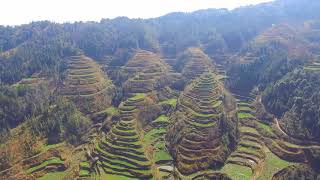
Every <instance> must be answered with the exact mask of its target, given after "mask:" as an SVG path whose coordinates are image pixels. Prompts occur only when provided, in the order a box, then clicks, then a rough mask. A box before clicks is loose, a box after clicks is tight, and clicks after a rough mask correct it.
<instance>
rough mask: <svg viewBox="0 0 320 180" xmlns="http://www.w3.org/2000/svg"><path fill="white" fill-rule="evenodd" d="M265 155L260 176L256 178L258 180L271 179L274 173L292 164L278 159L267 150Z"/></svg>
mask: <svg viewBox="0 0 320 180" xmlns="http://www.w3.org/2000/svg"><path fill="white" fill-rule="evenodd" d="M266 154H267V157H266V159H265V162H264V166H263V168H262V171H261V174H260V176H259V177H258V180H265V179H271V178H272V176H273V174H274V173H276V172H278V171H279V170H281V169H282V168H285V167H287V166H289V165H293V164H294V163H291V162H288V161H285V160H282V159H280V158H279V157H278V156H276V155H274V154H273V153H272V152H270V151H269V150H268V152H266Z"/></svg>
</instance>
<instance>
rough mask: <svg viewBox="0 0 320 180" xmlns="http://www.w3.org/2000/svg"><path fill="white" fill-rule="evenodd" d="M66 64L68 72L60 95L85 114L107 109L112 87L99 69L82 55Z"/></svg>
mask: <svg viewBox="0 0 320 180" xmlns="http://www.w3.org/2000/svg"><path fill="white" fill-rule="evenodd" d="M67 63H68V70H67V72H66V76H65V79H64V81H63V83H62V85H61V87H60V89H59V92H60V94H61V95H63V96H66V97H68V98H69V99H71V100H73V101H74V102H75V103H76V105H77V106H78V107H79V108H80V110H81V111H83V112H85V113H93V112H97V111H101V110H103V109H105V108H106V107H108V106H109V105H110V104H111V100H112V97H113V94H114V86H113V85H112V82H111V81H110V80H109V79H108V77H106V76H105V75H104V73H103V72H102V71H101V69H100V67H99V66H98V65H97V64H96V63H95V62H94V61H93V60H92V59H91V58H89V57H86V56H84V55H78V56H71V57H69V58H68V59H67Z"/></svg>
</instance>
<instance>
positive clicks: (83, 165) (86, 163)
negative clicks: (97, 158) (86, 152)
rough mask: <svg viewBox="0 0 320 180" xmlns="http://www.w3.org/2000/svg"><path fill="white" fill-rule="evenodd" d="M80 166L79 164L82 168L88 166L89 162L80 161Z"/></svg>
mask: <svg viewBox="0 0 320 180" xmlns="http://www.w3.org/2000/svg"><path fill="white" fill-rule="evenodd" d="M80 166H81V167H84V168H90V164H89V162H86V161H83V162H81V163H80Z"/></svg>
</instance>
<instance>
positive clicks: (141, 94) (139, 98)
mask: <svg viewBox="0 0 320 180" xmlns="http://www.w3.org/2000/svg"><path fill="white" fill-rule="evenodd" d="M145 97H146V95H145V94H144V93H137V94H135V95H134V96H133V97H131V98H129V100H130V101H138V100H141V99H143V98H145Z"/></svg>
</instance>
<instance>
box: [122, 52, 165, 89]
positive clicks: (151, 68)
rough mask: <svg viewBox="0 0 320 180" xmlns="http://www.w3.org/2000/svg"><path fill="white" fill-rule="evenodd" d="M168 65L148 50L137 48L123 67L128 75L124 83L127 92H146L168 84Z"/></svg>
mask: <svg viewBox="0 0 320 180" xmlns="http://www.w3.org/2000/svg"><path fill="white" fill-rule="evenodd" d="M169 71H170V67H169V66H168V65H167V64H166V63H165V62H163V61H162V60H161V59H160V57H159V56H158V55H156V54H154V53H152V52H150V51H145V50H137V52H136V53H135V55H134V56H133V57H132V58H131V59H130V60H129V61H128V62H127V64H126V65H125V66H124V67H123V72H124V73H127V74H128V75H129V77H130V78H129V79H128V80H127V81H126V82H125V84H124V91H125V92H127V93H146V92H150V91H152V90H154V89H156V88H160V87H164V86H165V85H166V84H168V78H167V75H168V73H169Z"/></svg>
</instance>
